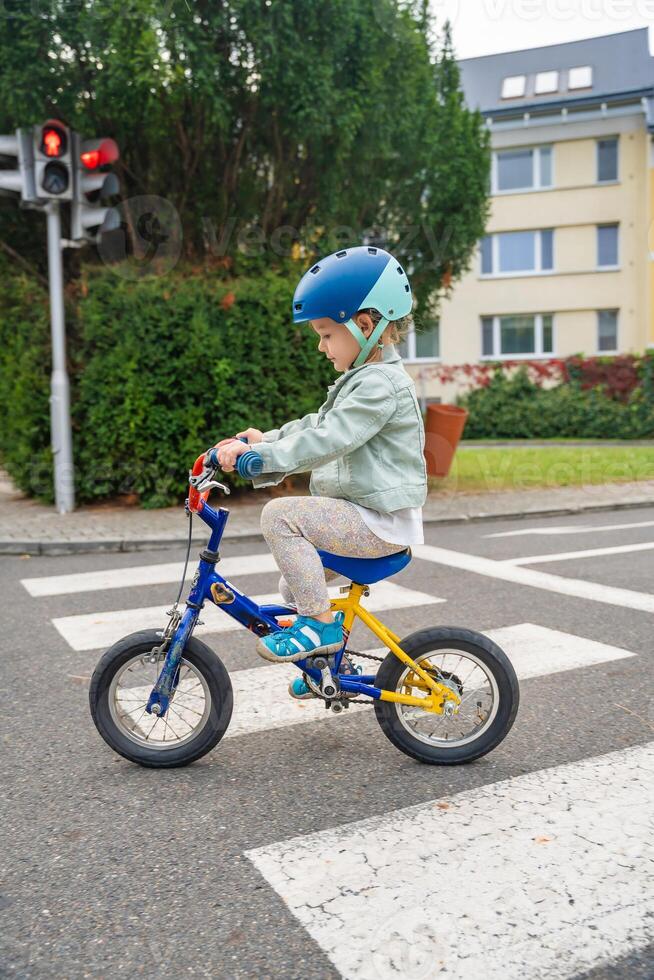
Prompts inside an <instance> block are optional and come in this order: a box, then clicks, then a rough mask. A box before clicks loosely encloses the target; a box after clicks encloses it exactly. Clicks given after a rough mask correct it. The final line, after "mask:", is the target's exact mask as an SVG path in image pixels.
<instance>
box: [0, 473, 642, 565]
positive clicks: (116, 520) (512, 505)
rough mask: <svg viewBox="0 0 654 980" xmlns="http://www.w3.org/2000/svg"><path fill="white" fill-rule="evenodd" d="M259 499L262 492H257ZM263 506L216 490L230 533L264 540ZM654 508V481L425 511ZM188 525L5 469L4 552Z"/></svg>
mask: <svg viewBox="0 0 654 980" xmlns="http://www.w3.org/2000/svg"><path fill="white" fill-rule="evenodd" d="M253 496H254V495H253ZM256 496H257V497H259V499H258V501H257V502H256V503H254V502H253V503H241V502H232V500H231V497H225V496H224V495H222V494H220V493H218V492H215V495H214V496H213V497H212V504H213V505H214V506H215V507H220V506H223V507H227V508H228V510H229V512H230V516H229V521H228V523H227V527H226V528H225V533H224V536H223V537H224V538H225V539H228V538H231V539H234V538H236V539H238V540H241V541H262V540H263V537H262V535H261V530H260V514H261V508H262V507H263V506H264V504H265V503H266V502H267V500H268V499H270V498H269V497H263V495H262V494H257V495H256ZM653 505H654V480H641V481H638V482H634V483H608V484H599V485H597V486H590V485H588V486H583V487H553V488H547V489H545V490H507V491H494V492H491V493H474V494H473V493H457V492H456V491H449V492H448V491H442V492H437V493H430V494H429V497H428V498H427V502H426V503H425V506H424V508H423V520H424V523H425V525H430V524H453V523H459V522H465V521H484V520H490V519H492V518H495V517H506V518H521V517H529V518H533V517H544V516H547V515H555V514H561V515H563V514H579V513H584V512H586V511H598V510H599V511H601V510H626V509H629V508H632V507H646V506H653ZM208 533H209V529H208V528H207V526H206V525H205V524H203V523H202V521H201V520H200V519H199V518H197V517H196V518H195V520H194V521H193V541H194V542H197V543H202V544H204V543H206V541H207V537H208ZM187 539H188V522H187V517H186V513H185V511H184V507H183V505H180V506H179V507H166V508H162V509H160V510H141V509H140V508H137V507H121V506H120V505H110V506H105V505H94V506H84V507H80V508H79V510H76V511H75V512H74V513H72V514H58V513H57V511H56V510H55V508H54V507H45V506H43V505H42V504H37V503H35V502H34V501H32V500H30V499H28V498H26V497H23V496H22V494H20V493H19V492H18V491H17V490H16V489H15V488H14V487H13V486H12V484H11V482H10V481H9V478H8V477H7V474H6V473H4V472H3V471H2V470H0V554H13V555H25V554H29V555H66V554H73V553H81V552H100V551H139V550H145V549H151V548H172V547H178V546H180V545H184V544H186V541H187Z"/></svg>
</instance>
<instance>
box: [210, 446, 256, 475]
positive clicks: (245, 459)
mask: <svg viewBox="0 0 654 980" xmlns="http://www.w3.org/2000/svg"><path fill="white" fill-rule="evenodd" d="M239 442H245V443H247V439H245V438H244V437H243V436H239ZM207 460H208V461H209V462H210V463H211V465H212V466H216V467H217V466H218V465H219V463H218V450H217V449H215V448H214V449H210V450H209V452H208V453H207ZM262 469H263V460H262V458H261V456H260V455H259V453H255V452H252V451H250V452H248V453H243V455H242V456H239V457H238V459H237V460H236V472H237V473H238V475H239V476H243V477H245V479H246V480H251V479H252V477H253V476H257V475H258V474H259V473H261V470H262Z"/></svg>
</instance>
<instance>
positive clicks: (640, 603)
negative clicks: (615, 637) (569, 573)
mask: <svg viewBox="0 0 654 980" xmlns="http://www.w3.org/2000/svg"><path fill="white" fill-rule="evenodd" d="M411 550H412V551H413V554H414V556H415V557H416V558H422V559H423V560H424V561H430V562H435V563H436V564H438V565H446V566H447V567H448V568H459V569H461V570H463V571H467V572H473V573H475V574H477V575H486V576H488V577H489V578H495V579H502V580H504V581H505V582H513V583H515V584H516V585H526V586H530V587H531V588H534V589H544V590H545V591H547V592H557V593H559V594H560V595H569V596H573V597H575V598H578V599H586V600H590V601H591V602H604V603H606V604H607V605H613V606H623V607H624V608H625V609H639V610H640V611H641V612H648V613H652V612H654V595H650V594H649V593H647V592H635V591H632V590H631V589H620V588H615V587H613V586H611V585H601V584H600V583H598V582H587V581H585V580H584V579H579V578H565V577H564V576H563V575H551V574H550V573H549V572H539V571H537V570H536V569H534V568H522V567H520V566H516V565H513V564H509V563H508V562H506V561H498V560H497V559H494V558H484V557H482V556H480V555H471V554H467V553H466V552H463V551H451V550H450V549H448V548H436V547H434V546H433V545H429V544H417V545H413V547H412V549H411Z"/></svg>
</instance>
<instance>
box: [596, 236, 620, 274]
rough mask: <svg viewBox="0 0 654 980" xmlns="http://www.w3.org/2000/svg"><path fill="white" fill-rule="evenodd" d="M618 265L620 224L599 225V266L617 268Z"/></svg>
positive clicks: (599, 267) (600, 267)
mask: <svg viewBox="0 0 654 980" xmlns="http://www.w3.org/2000/svg"><path fill="white" fill-rule="evenodd" d="M617 266H618V226H617V225H598V226H597V268H598V269H616V268H617Z"/></svg>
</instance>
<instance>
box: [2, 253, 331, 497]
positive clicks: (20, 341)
mask: <svg viewBox="0 0 654 980" xmlns="http://www.w3.org/2000/svg"><path fill="white" fill-rule="evenodd" d="M0 275H2V306H1V307H0V352H1V353H0V453H1V454H2V458H3V461H4V464H5V466H6V468H7V470H8V471H9V473H10V474H11V476H12V478H13V479H14V481H15V482H16V483H17V485H18V486H19V487H20V488H21V489H22V490H24V491H25V492H27V493H29V494H32V495H34V496H39V497H40V498H41V499H44V500H46V501H48V502H52V501H53V499H54V494H53V480H52V455H51V452H50V448H49V438H50V437H49V432H50V421H49V385H50V340H49V319H48V304H47V295H46V293H45V292H44V291H43V290H41V289H40V288H39V287H38V286H35V285H34V283H33V282H31V281H30V280H28V279H26V278H23V277H20V276H8V275H7V274H6V270H5V274H3V273H2V270H1V269H0ZM223 276H224V273H223ZM296 282H297V275H296V274H295V273H294V274H293V275H292V276H290V275H289V276H282V275H279V274H273V273H267V274H265V273H264V274H263V275H259V276H257V278H256V279H254V278H251V279H250V278H240V279H238V281H226V280H225V279H224V278H220V274H219V273H214V274H211V273H203V274H198V273H197V272H196V273H193V272H191V273H190V274H189V272H188V271H187V272H186V274H184V272H183V271H182V270H176V272H175V273H173V274H168V275H166V276H163V277H161V278H159V279H152V280H149V281H141V282H133V281H129V280H127V279H124V278H121V277H120V276H118V275H116V273H115V272H114V271H112V270H111V269H105V268H99V269H90V268H89V269H87V270H85V272H84V275H83V278H82V279H81V280H80V281H79V282H78V284H77V291H76V293H74V294H72V295H71V296H70V297H69V302H68V309H67V333H68V356H69V361H70V365H69V367H70V375H71V404H72V413H73V427H74V428H73V443H74V446H73V451H74V459H75V467H76V499H77V502H78V503H83V502H90V501H93V500H99V499H102V498H110V497H115V496H116V495H118V494H127V493H137V494H138V495H139V499H140V501H141V503H142V504H143V505H144V506H146V507H159V506H164V505H167V504H173V503H176V502H179V501H181V500H183V499H184V496H185V493H186V489H187V477H188V469H189V467H190V466H191V465H192V463H193V461H194V459H195V457H196V456H197V455H198V453H200V452H201V451H202V450H203V449H204V448H206V447H207V446H208V445H211V444H212V443H215V442H216V441H218V439H221V438H224V437H226V436H229V435H233V434H234V433H235V432H237V431H239V430H240V429H242V428H246V427H247V426H250V425H252V426H256V427H257V428H259V429H262V430H266V429H269V428H272V427H273V426H275V425H279V424H281V423H282V422H284V421H287V420H288V419H290V418H294V417H296V416H299V415H303V414H306V413H307V412H310V411H315V410H316V408H317V407H318V406H319V405H320V404H321V402H322V400H323V399H324V392H325V388H326V386H327V385H328V384H330V383H331V382H332V381H333V380H334V372H333V368H332V366H331V365H330V364H328V362H327V361H326V360H325V359H324V358H322V357H321V356H319V355H318V354H317V351H316V347H317V338H316V335H315V334H314V332H313V331H312V330H311V328H310V326H308V325H307V324H298V325H297V326H294V325H293V324H292V322H291V317H290V308H291V300H292V295H293V288H294V286H295V283H296ZM232 300H233V301H232ZM224 482H226V483H229V484H231V485H232V486H245V485H247V481H244V480H242V479H241V478H240V477H239V476H238V475H234V474H224Z"/></svg>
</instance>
